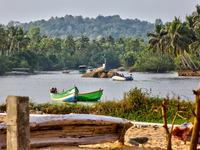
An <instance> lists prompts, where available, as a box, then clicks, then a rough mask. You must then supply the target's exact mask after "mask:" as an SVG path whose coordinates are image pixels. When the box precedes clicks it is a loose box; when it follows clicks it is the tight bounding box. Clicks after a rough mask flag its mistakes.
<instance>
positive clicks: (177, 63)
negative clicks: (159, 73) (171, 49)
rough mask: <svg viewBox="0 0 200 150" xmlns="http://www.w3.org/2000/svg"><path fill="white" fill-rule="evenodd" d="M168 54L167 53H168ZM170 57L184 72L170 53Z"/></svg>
mask: <svg viewBox="0 0 200 150" xmlns="http://www.w3.org/2000/svg"><path fill="white" fill-rule="evenodd" d="M166 53H167V52H166ZM167 54H168V55H169V57H170V58H171V59H172V60H173V61H174V62H175V64H176V65H177V66H178V68H179V69H180V70H182V68H181V67H180V66H179V65H178V63H177V62H176V60H175V59H174V58H173V57H172V56H171V55H170V54H169V53H167Z"/></svg>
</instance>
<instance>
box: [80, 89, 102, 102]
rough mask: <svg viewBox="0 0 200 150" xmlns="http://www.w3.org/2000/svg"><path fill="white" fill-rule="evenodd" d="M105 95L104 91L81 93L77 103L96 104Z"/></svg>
mask: <svg viewBox="0 0 200 150" xmlns="http://www.w3.org/2000/svg"><path fill="white" fill-rule="evenodd" d="M102 94H103V90H102V89H100V90H98V91H94V92H89V93H79V94H78V98H77V102H94V101H98V100H99V99H100V98H101V96H102Z"/></svg>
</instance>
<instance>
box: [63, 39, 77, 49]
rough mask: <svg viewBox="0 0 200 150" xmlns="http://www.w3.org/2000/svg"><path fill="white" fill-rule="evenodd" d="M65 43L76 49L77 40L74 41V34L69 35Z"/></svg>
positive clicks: (68, 46)
mask: <svg viewBox="0 0 200 150" xmlns="http://www.w3.org/2000/svg"><path fill="white" fill-rule="evenodd" d="M65 44H66V46H67V48H68V49H69V50H70V49H73V50H74V51H75V41H74V37H73V35H68V36H67V39H66V40H65Z"/></svg>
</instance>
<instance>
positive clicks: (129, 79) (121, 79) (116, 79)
mask: <svg viewBox="0 0 200 150" xmlns="http://www.w3.org/2000/svg"><path fill="white" fill-rule="evenodd" d="M112 80H113V81H132V80H133V77H131V76H130V77H120V76H113V77H112Z"/></svg>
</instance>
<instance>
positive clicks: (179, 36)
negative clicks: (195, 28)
mask: <svg viewBox="0 0 200 150" xmlns="http://www.w3.org/2000/svg"><path fill="white" fill-rule="evenodd" d="M165 41H166V48H165V51H166V52H168V53H173V55H174V57H176V56H177V55H181V57H182V58H183V60H184V61H185V62H186V64H187V66H188V67H189V68H190V69H193V68H192V67H191V65H190V64H189V62H188V61H187V59H186V58H185V56H184V51H185V52H186V53H188V52H189V44H191V43H192V32H191V31H190V30H189V29H188V28H187V27H186V26H184V25H183V24H182V23H180V20H177V19H175V20H174V21H173V22H172V23H171V25H170V28H169V31H168V35H167V36H166V37H165ZM195 69H196V68H195Z"/></svg>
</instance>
